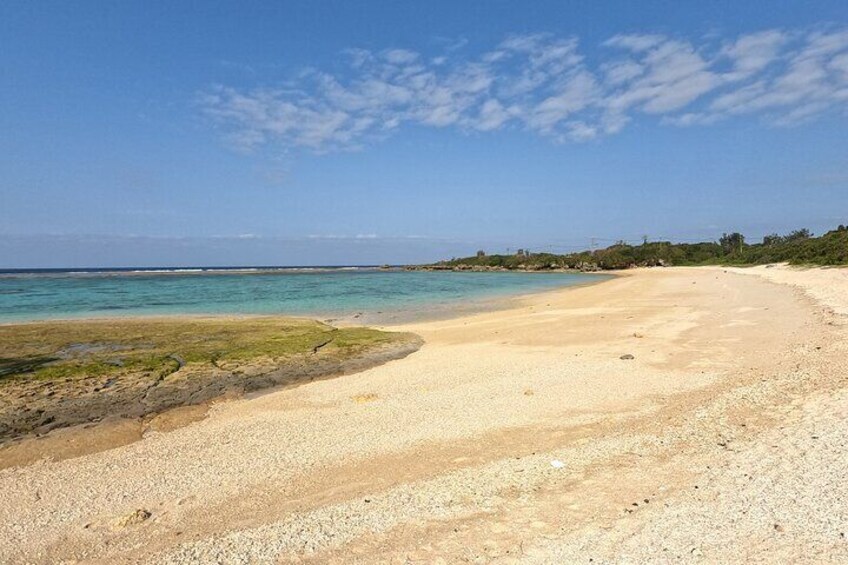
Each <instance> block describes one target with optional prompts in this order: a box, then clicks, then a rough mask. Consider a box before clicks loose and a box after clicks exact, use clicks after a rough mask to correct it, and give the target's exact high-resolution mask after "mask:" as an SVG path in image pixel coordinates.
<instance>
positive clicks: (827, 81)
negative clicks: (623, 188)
mask: <svg viewBox="0 0 848 565" xmlns="http://www.w3.org/2000/svg"><path fill="white" fill-rule="evenodd" d="M457 45H458V47H457ZM464 45H465V43H464V41H463V42H461V43H458V44H456V45H454V44H452V43H451V44H447V43H445V45H444V47H443V50H442V51H441V52H440V53H436V54H433V53H430V54H428V55H427V56H426V57H424V56H422V55H421V54H419V53H417V52H415V51H412V50H408V49H403V48H397V47H396V48H391V49H386V50H383V51H377V52H372V51H369V50H365V49H348V50H346V51H345V52H344V55H345V56H346V60H347V61H348V67H347V69H346V70H345V71H344V72H342V73H338V74H328V73H324V72H321V71H317V70H306V71H305V72H303V73H301V74H300V75H299V76H298V77H297V78H296V79H295V80H294V81H293V82H290V83H287V84H286V87H285V88H269V87H256V88H246V89H245V88H233V87H231V86H218V87H214V88H210V89H209V90H208V91H206V92H205V93H204V94H203V95H202V96H201V97H200V105H201V107H202V109H203V111H204V112H205V113H206V115H207V116H209V117H210V118H211V120H212V121H213V122H214V123H215V124H217V125H218V126H219V127H220V128H221V129H222V130H223V132H224V134H225V136H226V138H227V139H228V140H229V142H230V143H232V145H233V146H235V147H236V148H238V149H240V150H244V151H250V150H252V149H256V148H259V147H262V146H265V145H269V144H272V145H276V146H278V147H281V148H283V149H291V148H298V147H301V148H307V149H311V150H314V151H318V152H324V151H333V150H344V149H351V148H358V147H361V146H362V145H364V144H367V143H368V142H371V141H374V140H378V139H381V138H383V137H385V136H386V135H388V134H389V133H390V132H393V131H395V130H397V129H399V128H401V127H402V126H403V125H404V124H418V125H423V126H430V127H438V128H446V127H457V128H460V129H462V130H465V131H469V130H477V131H484V132H492V131H496V130H499V129H502V128H504V127H508V126H510V127H517V128H523V129H526V130H529V131H532V132H536V133H538V134H541V135H545V136H549V137H550V138H552V139H554V140H557V141H566V140H572V141H585V140H590V139H595V138H598V137H600V136H603V135H612V134H615V133H617V132H619V131H621V130H622V129H623V128H624V127H626V125H627V124H628V123H629V122H631V121H632V120H634V119H635V118H638V117H639V116H642V117H643V119H650V116H657V117H658V119H659V122H660V123H662V124H672V125H677V126H705V125H708V124H712V123H715V122H717V121H720V120H725V119H729V118H732V117H734V116H740V115H752V116H755V117H758V118H761V119H763V120H764V121H766V122H768V123H770V124H773V125H792V124H796V123H799V122H802V121H808V120H812V119H815V118H816V117H818V116H820V115H822V114H824V113H826V112H829V111H833V110H841V114H843V115H844V114H845V111H846V110H848V29H833V28H831V29H829V30H824V31H822V30H816V31H803V30H802V31H797V30H796V31H791V30H789V31H787V30H778V29H772V30H763V31H757V32H754V33H749V34H743V35H740V36H738V37H732V38H712V39H708V40H702V41H700V42H697V43H696V42H692V41H687V40H685V39H683V38H679V37H668V36H663V35H658V34H629V35H616V36H614V37H612V38H610V39H608V40H607V41H605V42H603V43H602V44H601V45H600V46H599V47H598V48H597V49H596V55H595V56H594V58H593V59H592V61H593V64H591V65H590V64H588V63H587V59H586V58H585V57H584V56H583V54H582V53H581V48H580V46H579V42H578V39H577V38H574V37H557V36H554V35H550V34H525V35H511V36H508V37H507V38H505V39H504V40H503V41H502V42H500V43H499V44H498V45H496V46H495V47H494V48H493V49H491V50H490V51H488V52H484V53H483V54H482V55H479V56H476V57H475V56H471V55H469V54H467V53H466V50H465V48H464Z"/></svg>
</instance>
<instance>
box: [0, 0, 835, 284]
mask: <svg viewBox="0 0 848 565" xmlns="http://www.w3.org/2000/svg"><path fill="white" fill-rule="evenodd" d="M840 223H848V3H846V2H844V0H842V1H834V2H831V1H824V0H823V1H818V2H809V1H804V2H795V1H785V2H773V1H768V2H766V1H758V0H747V1H745V2H738V1H734V2H704V1H701V2H685V1H673V2H672V1H668V2H630V1H621V2H601V1H595V2H589V1H586V2H563V1H558V2H554V1H536V2H532V3H531V2H521V1H514V2H506V1H498V0H486V1H483V0H481V1H464V2H457V1H428V2H412V1H389V0H386V1H370V2H365V1H363V2H341V1H316V0H312V1H308V0H304V1H297V0H290V1H287V2H255V1H239V2H214V1H209V2H203V3H199V2H187V1H167V2H165V1H149V0H148V1H143V2H142V1H138V2H113V3H105V2H101V3H96V2H81V1H79V2H71V1H55V2H54V1H41V2H23V1H8V2H3V3H0V268H29V267H83V266H86V267H105V266H154V265H155V266H180V265H185V266H194V265H340V264H384V263H391V264H399V263H414V262H427V261H434V260H438V259H442V258H450V257H453V256H464V255H469V254H473V253H474V252H476V251H477V250H478V249H484V250H486V251H488V252H490V253H493V252H508V251H509V252H514V251H515V250H516V249H518V248H526V249H530V250H531V251H554V252H568V251H574V250H578V249H585V248H588V247H590V246H591V245H593V244H594V245H597V246H604V245H608V244H611V243H612V242H614V241H616V240H619V239H624V240H628V241H639V240H641V239H642V237H643V236H647V237H648V238H649V239H656V240H673V241H694V240H712V239H716V238H718V237H719V236H720V235H721V234H722V233H723V232H730V231H740V232H742V233H743V234H745V235H746V236H747V237H748V238H749V240H754V241H755V240H756V239H758V238H761V237H762V236H763V235H764V234H767V233H772V232H780V233H783V232H788V231H790V230H793V229H796V228H801V227H807V228H809V229H811V230H812V231H813V232H814V233H822V232H823V231H826V230H827V229H830V228H833V227H835V226H836V225H838V224H840Z"/></svg>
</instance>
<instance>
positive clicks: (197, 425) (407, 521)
mask: <svg viewBox="0 0 848 565" xmlns="http://www.w3.org/2000/svg"><path fill="white" fill-rule="evenodd" d="M846 316H848V270H846V269H808V270H801V269H792V268H789V267H783V266H777V267H771V268H768V267H756V268H749V269H725V268H712V267H711V268H668V269H636V270H632V271H626V272H624V273H622V275H621V276H619V277H617V278H615V279H613V280H609V281H605V282H602V283H599V284H596V285H592V286H586V287H580V288H569V289H563V290H557V291H551V292H544V293H539V294H535V295H532V296H528V297H524V298H521V299H520V300H515V301H513V302H512V303H511V304H510V306H509V307H508V308H506V309H501V310H497V311H491V312H483V313H476V314H473V315H463V316H461V317H457V318H453V319H447V320H438V321H431V322H426V323H415V324H408V325H403V326H394V327H388V328H386V329H391V330H398V331H409V332H413V333H415V334H418V335H419V336H421V337H422V338H423V340H424V345H423V346H422V347H421V349H420V350H418V351H417V352H415V353H413V354H411V355H409V356H408V357H405V358H403V359H399V360H395V361H390V362H388V363H387V364H384V365H381V366H378V367H374V368H371V369H368V370H365V371H362V372H359V373H355V374H352V375H347V376H344V377H341V378H336V379H332V380H326V381H320V382H314V383H310V384H307V385H303V386H300V387H298V388H293V389H289V390H281V391H277V392H272V393H268V394H263V395H260V396H256V397H252V398H243V399H240V400H235V401H229V402H221V403H218V404H216V405H214V406H213V407H212V408H211V410H210V412H209V414H208V416H207V417H206V418H205V419H203V420H200V421H196V422H193V423H191V424H189V425H187V426H184V427H180V428H178V429H175V430H173V431H167V432H156V431H151V432H149V433H147V434H145V436H144V438H143V439H142V440H140V441H136V442H134V443H131V444H129V445H124V446H121V447H117V448H115V449H111V450H107V451H101V452H99V453H93V454H89V455H85V456H82V457H77V458H71V459H65V460H61V461H50V460H43V461H40V462H38V463H35V464H32V465H28V466H22V467H13V468H8V469H4V470H2V471H0V562H4V563H59V562H65V563H75V562H79V563H277V562H315V563H335V562H338V563H341V562H363V563H371V562H381V563H382V562H385V563H414V562H420V563H431V562H443V563H457V562H471V563H488V562H496V563H512V562H529V563H577V562H583V563H588V562H594V563H608V562H628V563H634V562H669V561H677V560H683V561H687V562H688V561H700V562H730V563H742V562H783V563H789V562H793V563H840V562H841V563H845V562H848V482H847V481H846V480H845V479H846V477H848V451H847V450H846V448H848V426H847V425H846V423H845V422H846V418H848V355H846V353H848V334H846V332H847V331H848V317H846Z"/></svg>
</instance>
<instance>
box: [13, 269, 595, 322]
mask: <svg viewBox="0 0 848 565" xmlns="http://www.w3.org/2000/svg"><path fill="white" fill-rule="evenodd" d="M603 278H606V276H604V275H588V274H579V273H515V272H492V273H471V272H445V271H403V270H381V269H367V268H359V269H335V268H334V269H318V270H305V269H275V270H257V271H249V270H241V271H226V270H218V271H214V272H213V271H203V270H193V271H175V270H174V271H164V270H163V271H149V270H148V271H143V272H130V271H108V272H106V271H104V272H48V273H44V272H40V273H38V272H17V273H6V274H0V321H2V322H15V321H27V320H44V319H57V318H79V317H103V316H131V315H174V314H235V315H238V314H246V315H256V314H287V315H300V316H320V317H328V316H331V317H335V318H345V317H351V316H359V315H360V313H362V315H363V316H364V317H367V318H373V317H374V315H375V314H378V313H379V314H383V315H390V314H394V315H398V316H400V315H403V314H406V315H407V316H403V317H408V315H410V314H411V315H415V314H421V315H426V314H432V315H438V313H439V312H443V313H445V312H449V311H451V310H454V309H458V310H467V309H469V308H471V307H473V304H474V303H481V302H483V301H485V300H486V299H492V298H501V297H508V296H515V295H520V294H527V293H532V292H538V291H543V290H549V289H553V288H559V287H567V286H574V285H580V284H586V283H590V282H595V281H598V280H602V279H603Z"/></svg>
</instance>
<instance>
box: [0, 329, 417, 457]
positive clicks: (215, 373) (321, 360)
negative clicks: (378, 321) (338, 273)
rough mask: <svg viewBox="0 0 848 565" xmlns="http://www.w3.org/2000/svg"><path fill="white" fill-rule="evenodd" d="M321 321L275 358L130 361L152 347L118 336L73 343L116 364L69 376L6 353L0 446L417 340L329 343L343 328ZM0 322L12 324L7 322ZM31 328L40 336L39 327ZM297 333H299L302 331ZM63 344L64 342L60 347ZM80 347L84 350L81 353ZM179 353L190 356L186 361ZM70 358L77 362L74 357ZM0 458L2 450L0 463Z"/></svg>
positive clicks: (297, 380) (392, 354)
mask: <svg viewBox="0 0 848 565" xmlns="http://www.w3.org/2000/svg"><path fill="white" fill-rule="evenodd" d="M235 324H236V326H235V328H236V329H235V331H239V330H238V322H235ZM316 324H317V323H316ZM320 326H321V329H322V330H324V328H329V329H327V330H325V331H323V333H321V334H318V337H316V338H314V339H315V341H314V343H308V342H304V343H302V344H298V347H299V348H300V349H301V351H298V352H297V353H295V354H287V355H283V356H280V357H278V358H274V357H271V356H268V355H257V356H254V357H248V358H245V359H239V358H232V359H227V358H225V357H223V356H222V357H223V358H218V357H217V355H219V354H218V353H215V355H216V357H212V358H211V359H210V360H208V361H206V360H204V361H197V360H195V359H193V358H192V357H190V356H189V355H187V354H185V353H183V354H180V353H179V351H180V350H179V349H175V350H174V351H175V352H174V353H168V354H166V355H164V368H159V369H157V370H156V371H151V370H142V369H137V368H131V367H129V365H130V361H129V360H127V361H124V360H122V358H121V357H122V356H128V355H131V354H133V353H136V352H137V351H138V350H139V349H145V348H148V347H151V344H140V345H139V344H135V345H133V346H130V345H124V344H123V342H120V341H119V340H116V343H114V344H109V345H108V351H106V348H107V346H106V345H103V344H102V343H95V344H87V345H86V347H83V345H82V344H74V345H73V346H71V349H74V348H75V355H76V356H77V357H79V356H80V355H85V354H86V353H87V357H86V361H85V362H87V363H90V359H89V358H90V357H91V356H92V355H98V356H99V357H104V356H108V358H107V359H106V362H107V363H109V364H111V366H113V369H114V370H106V371H103V370H102V369H101V368H99V367H94V368H92V369H90V372H89V373H83V374H81V375H75V376H73V377H67V376H65V377H58V376H56V377H44V376H39V374H38V373H34V372H33V371H34V370H36V369H37V368H38V367H40V366H43V365H44V364H46V365H47V366H48V368H49V364H50V363H51V359H50V358H49V357H48V358H43V359H41V360H39V363H38V364H31V365H26V364H25V363H20V362H17V363H15V362H14V361H13V360H8V359H4V360H3V361H9V362H8V363H5V365H6V366H10V367H11V369H9V370H20V371H21V373H22V374H16V375H13V376H5V377H3V378H2V380H0V448H3V447H8V446H9V445H10V444H12V443H15V442H18V441H21V440H26V439H27V438H37V437H43V436H44V435H45V434H48V433H50V432H52V431H55V430H58V429H60V428H67V427H71V426H78V425H81V424H91V423H97V422H102V421H109V420H121V419H141V418H150V417H152V416H155V415H157V414H160V413H163V412H165V411H168V410H172V409H174V408H179V407H186V406H194V405H201V404H204V403H208V402H210V401H212V400H214V399H216V398H222V397H234V396H240V395H243V394H246V393H252V392H257V391H260V390H263V389H270V388H276V387H289V386H297V385H300V384H303V383H307V382H312V381H316V380H320V379H326V378H331V377H335V376H339V375H343V374H347V373H353V372H357V371H362V370H364V369H368V368H371V367H375V366H377V365H380V364H383V363H385V362H387V361H390V360H394V359H400V358H403V357H406V356H407V355H409V354H410V353H412V352H414V351H416V350H417V349H418V348H419V347H420V346H421V344H422V341H421V339H420V338H419V337H418V336H415V335H414V334H383V335H386V336H390V339H386V340H380V341H376V342H374V343H366V344H364V345H362V346H361V347H356V348H354V349H349V350H348V349H345V350H342V349H339V348H334V347H332V345H333V341H334V339H335V336H336V335H340V336H341V337H342V338H344V335H345V334H340V333H339V332H340V331H345V330H338V329H335V328H331V327H329V326H324V325H323V324H322V325H320ZM22 327H27V326H26V325H24V326H22ZM3 329H4V331H5V332H9V331H10V328H9V327H6V328H3ZM252 329H255V328H252V327H244V328H243V330H244V331H251V330H252ZM160 331H161V330H160ZM200 331H202V330H200ZM369 331H374V330H369ZM378 333H379V332H378ZM33 335H38V332H35V333H34V334H33ZM321 335H323V336H326V337H323V338H322V337H320V336H321ZM297 337H298V339H300V337H301V336H297ZM309 337H310V338H313V336H309ZM68 349H69V348H64V350H65V351H67V350H68ZM81 351H82V352H84V353H79V352H81ZM92 352H96V353H92ZM5 356H6V355H5V354H4V355H2V356H0V357H5ZM185 357H189V359H190V361H187V360H186V358H185ZM73 362H74V363H78V362H79V361H77V359H76V358H75V359H73ZM124 365H126V366H124ZM6 368H9V367H6ZM28 375H29V376H28ZM2 459H3V453H2V451H0V463H2ZM0 466H2V465H0Z"/></svg>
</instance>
